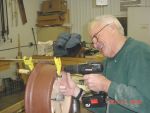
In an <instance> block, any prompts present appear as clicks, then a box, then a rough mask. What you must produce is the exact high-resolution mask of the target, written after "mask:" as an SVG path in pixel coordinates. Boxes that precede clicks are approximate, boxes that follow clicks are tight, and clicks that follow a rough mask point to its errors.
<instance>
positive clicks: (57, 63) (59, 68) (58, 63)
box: [54, 57, 62, 76]
mask: <svg viewBox="0 0 150 113" xmlns="http://www.w3.org/2000/svg"><path fill="white" fill-rule="evenodd" d="M54 62H55V66H56V69H57V75H58V76H60V72H61V67H62V64H61V59H60V57H58V58H57V57H54Z"/></svg>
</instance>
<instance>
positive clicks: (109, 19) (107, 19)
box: [89, 15, 124, 35]
mask: <svg viewBox="0 0 150 113" xmlns="http://www.w3.org/2000/svg"><path fill="white" fill-rule="evenodd" d="M97 22H98V23H100V24H104V25H106V24H111V23H114V24H115V25H116V27H117V29H118V31H119V32H120V33H121V34H122V35H124V28H123V27H122V25H121V24H120V22H119V20H118V19H117V18H116V17H114V16H112V15H102V16H98V17H96V18H95V19H94V20H93V21H92V22H91V23H90V24H89V27H92V26H94V25H95V24H96V23H97Z"/></svg>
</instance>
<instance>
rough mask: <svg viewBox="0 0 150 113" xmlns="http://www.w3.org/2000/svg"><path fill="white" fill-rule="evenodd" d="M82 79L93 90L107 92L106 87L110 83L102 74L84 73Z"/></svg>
mask: <svg viewBox="0 0 150 113" xmlns="http://www.w3.org/2000/svg"><path fill="white" fill-rule="evenodd" d="M84 80H85V84H86V85H87V86H88V88H89V89H90V90H92V91H95V92H99V91H104V92H108V88H109V86H110V84H111V81H110V80H108V79H107V78H106V77H105V76H103V75H102V74H86V75H84Z"/></svg>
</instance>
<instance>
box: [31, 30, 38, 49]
mask: <svg viewBox="0 0 150 113" xmlns="http://www.w3.org/2000/svg"><path fill="white" fill-rule="evenodd" d="M32 34H33V38H34V43H35V47H36V50H37V51H38V47H37V43H36V38H35V34H34V29H33V28H32Z"/></svg>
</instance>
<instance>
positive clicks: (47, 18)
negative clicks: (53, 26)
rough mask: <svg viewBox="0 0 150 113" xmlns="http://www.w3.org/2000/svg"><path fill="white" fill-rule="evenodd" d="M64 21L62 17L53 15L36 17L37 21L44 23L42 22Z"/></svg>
mask: <svg viewBox="0 0 150 113" xmlns="http://www.w3.org/2000/svg"><path fill="white" fill-rule="evenodd" d="M57 19H59V20H64V19H65V18H64V15H58V14H54V15H46V16H38V21H42V20H43V21H44V20H57Z"/></svg>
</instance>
